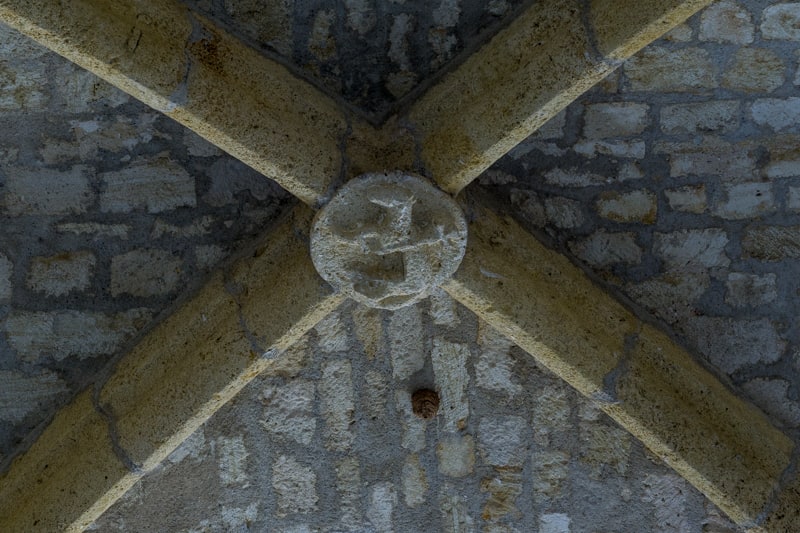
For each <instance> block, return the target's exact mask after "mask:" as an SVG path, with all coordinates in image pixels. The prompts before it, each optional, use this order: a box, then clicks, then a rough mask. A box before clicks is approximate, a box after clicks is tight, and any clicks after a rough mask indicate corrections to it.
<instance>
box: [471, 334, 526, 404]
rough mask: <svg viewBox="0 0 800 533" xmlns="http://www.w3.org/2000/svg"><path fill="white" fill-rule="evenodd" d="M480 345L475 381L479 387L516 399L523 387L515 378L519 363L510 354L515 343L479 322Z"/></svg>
mask: <svg viewBox="0 0 800 533" xmlns="http://www.w3.org/2000/svg"><path fill="white" fill-rule="evenodd" d="M478 344H479V345H480V347H481V351H480V354H479V355H478V359H477V361H476V362H475V381H477V383H478V386H479V387H483V388H485V389H489V390H492V391H495V392H500V393H503V394H506V395H508V396H511V397H514V396H516V395H517V394H519V393H520V392H522V386H521V385H520V384H519V383H517V380H516V379H515V378H514V371H513V369H514V365H515V364H516V363H517V362H516V361H515V360H514V358H513V357H511V354H510V353H509V352H510V350H511V347H512V346H513V345H514V343H513V342H512V341H511V340H509V339H508V337H506V336H505V335H502V334H501V333H498V332H497V330H495V329H494V328H492V327H491V326H490V325H488V324H487V323H486V322H484V321H482V320H481V321H479V322H478Z"/></svg>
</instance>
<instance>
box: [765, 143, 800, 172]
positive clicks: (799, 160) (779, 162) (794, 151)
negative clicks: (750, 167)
mask: <svg viewBox="0 0 800 533" xmlns="http://www.w3.org/2000/svg"><path fill="white" fill-rule="evenodd" d="M764 145H765V146H766V148H767V149H768V150H769V163H767V165H766V166H765V167H764V171H763V173H764V175H766V177H768V178H793V177H795V176H800V135H793V134H789V135H776V136H773V137H770V138H767V139H766V142H765V143H764Z"/></svg>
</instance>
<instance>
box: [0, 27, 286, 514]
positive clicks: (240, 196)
mask: <svg viewBox="0 0 800 533" xmlns="http://www.w3.org/2000/svg"><path fill="white" fill-rule="evenodd" d="M0 53H2V57H3V62H2V63H3V64H2V66H0V110H2V113H0V228H2V230H0V472H2V471H4V470H5V469H6V468H7V467H8V465H9V464H10V459H11V458H12V457H13V456H14V454H15V451H17V450H20V448H19V446H20V445H21V443H23V442H24V441H25V439H26V437H28V436H29V435H31V432H32V431H35V430H36V428H37V427H38V426H40V424H42V423H44V422H46V421H47V420H48V419H49V418H50V417H51V416H52V414H53V413H54V412H55V411H56V409H58V408H59V407H61V406H62V405H64V404H65V403H66V402H68V401H69V400H70V398H71V397H73V395H74V394H75V393H77V392H78V391H79V390H80V389H82V388H84V387H86V386H90V385H92V383H93V381H94V380H96V379H101V378H100V377H99V376H100V375H101V374H100V371H101V370H102V369H103V368H104V366H106V365H107V364H108V363H109V362H110V361H112V360H113V359H114V358H115V357H116V356H118V355H120V353H121V352H122V351H124V350H125V349H127V347H128V345H129V343H130V342H131V341H132V340H133V339H134V338H135V337H136V336H137V335H138V334H139V333H140V332H142V331H143V330H145V329H147V328H148V327H150V326H151V325H152V323H153V319H154V318H155V317H158V316H160V315H161V313H162V312H164V311H166V310H167V308H168V307H169V306H170V305H172V303H173V301H174V300H175V298H176V296H177V295H179V294H180V293H183V292H185V291H186V290H187V288H190V287H197V286H199V285H201V284H202V282H203V279H204V277H205V276H206V274H207V272H209V271H210V270H212V269H214V268H215V267H216V265H217V264H219V262H220V261H222V260H224V259H225V258H226V257H228V256H229V255H230V254H231V253H232V252H234V251H236V250H237V249H239V248H240V247H241V246H242V244H243V243H246V242H249V241H251V240H252V238H253V237H254V236H256V235H258V234H260V233H261V232H262V231H263V228H264V227H265V226H267V225H268V224H269V222H270V221H271V220H272V219H274V218H275V217H276V216H277V215H278V214H279V213H280V212H281V211H282V210H283V208H284V206H285V205H286V202H287V200H288V196H287V194H286V193H285V192H283V191H281V190H280V189H279V188H278V187H277V186H276V185H274V184H273V183H272V182H270V181H269V180H268V179H266V178H264V177H263V176H261V175H259V174H257V173H256V172H254V171H252V170H250V169H248V168H247V167H246V166H245V165H243V164H241V163H239V162H237V161H235V160H233V159H232V158H230V157H229V156H226V155H223V154H222V153H221V152H220V151H219V150H218V149H216V148H214V147H212V146H210V145H209V144H208V143H206V142H205V141H203V140H202V139H200V138H199V137H197V136H196V135H194V134H190V133H188V132H187V131H185V130H184V129H183V128H181V127H179V126H178V125H177V124H175V123H174V122H172V121H171V120H169V119H168V118H166V117H164V116H162V115H160V114H159V113H157V112H155V111H153V110H151V109H149V108H147V107H146V106H144V105H142V104H140V103H138V102H136V101H135V100H133V99H131V98H130V97H128V96H127V95H126V94H124V93H122V92H121V91H119V90H117V89H115V88H113V87H111V86H110V85H108V84H107V83H105V82H103V81H101V80H100V79H98V78H96V77H95V76H94V75H92V74H90V73H88V72H86V71H84V70H82V69H80V68H78V67H76V66H74V65H72V64H71V63H68V62H67V61H66V60H64V59H62V58H61V57H59V56H57V55H55V54H54V53H52V52H49V51H47V50H45V49H44V48H42V47H40V46H38V45H36V44H34V43H33V42H32V41H30V40H29V39H28V38H26V37H22V36H21V35H19V34H17V33H16V32H14V31H12V30H10V29H8V28H6V27H5V26H0ZM12 394H13V395H16V396H15V397H16V398H17V399H16V401H15V404H14V405H13V406H12V404H11V403H10V402H11V397H10V396H9V395H12ZM28 445H29V442H25V443H24V444H22V446H23V447H24V446H28ZM248 505H249V504H248ZM248 505H243V506H241V507H237V508H235V509H234V508H230V509H229V510H228V511H225V513H227V514H225V516H226V517H227V518H225V520H227V522H225V521H223V522H225V523H238V522H237V521H241V520H245V518H246V517H247V516H250V515H249V514H248V513H249V512H250V511H248V509H249V507H248ZM221 523H222V522H221Z"/></svg>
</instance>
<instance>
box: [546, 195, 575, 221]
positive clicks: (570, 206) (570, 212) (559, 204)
mask: <svg viewBox="0 0 800 533" xmlns="http://www.w3.org/2000/svg"><path fill="white" fill-rule="evenodd" d="M544 211H545V215H546V216H547V220H548V221H549V222H550V223H551V224H552V225H554V226H555V227H557V228H577V227H579V226H581V225H582V224H583V220H584V219H583V204H581V202H579V201H577V200H572V199H570V198H561V197H557V198H547V199H546V200H545V201H544Z"/></svg>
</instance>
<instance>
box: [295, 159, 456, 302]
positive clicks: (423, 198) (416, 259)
mask: <svg viewBox="0 0 800 533" xmlns="http://www.w3.org/2000/svg"><path fill="white" fill-rule="evenodd" d="M466 245H467V223H466V220H465V219H464V214H463V213H462V212H461V209H460V208H459V207H458V204H456V202H455V201H454V200H453V199H452V198H451V197H450V196H448V195H447V194H445V193H443V192H442V191H440V190H439V189H437V188H436V187H434V186H433V185H431V184H430V183H428V182H427V181H425V180H423V179H422V178H418V177H416V176H411V175H408V174H403V173H400V172H394V173H386V174H383V173H380V174H364V175H363V176H360V177H358V178H356V179H354V180H351V181H350V182H348V183H347V184H345V186H344V187H342V188H341V189H340V190H339V191H338V192H337V193H336V195H335V196H334V197H333V199H332V200H331V201H330V202H329V203H328V204H327V205H326V206H325V207H324V208H322V209H321V210H320V211H319V213H317V216H316V218H315V219H314V225H313V227H312V229H311V258H312V259H313V261H314V266H316V268H317V270H318V271H319V273H320V275H321V276H322V277H323V278H324V279H325V280H326V281H327V282H328V283H330V284H331V285H333V286H334V288H336V289H338V290H340V291H342V292H343V293H345V294H346V295H347V296H349V297H351V298H353V299H354V300H357V301H359V302H362V303H364V304H366V305H369V306H370V307H378V308H381V309H399V308H400V307H404V306H406V305H409V304H412V303H414V302H417V301H419V300H421V299H423V298H425V297H426V296H427V294H428V291H429V290H430V289H432V288H434V287H436V286H438V285H440V284H441V283H443V282H444V281H446V280H447V279H448V278H449V277H450V276H452V275H453V273H454V272H455V271H456V269H457V268H458V265H459V264H460V263H461V259H462V258H463V257H464V250H465V249H466Z"/></svg>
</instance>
